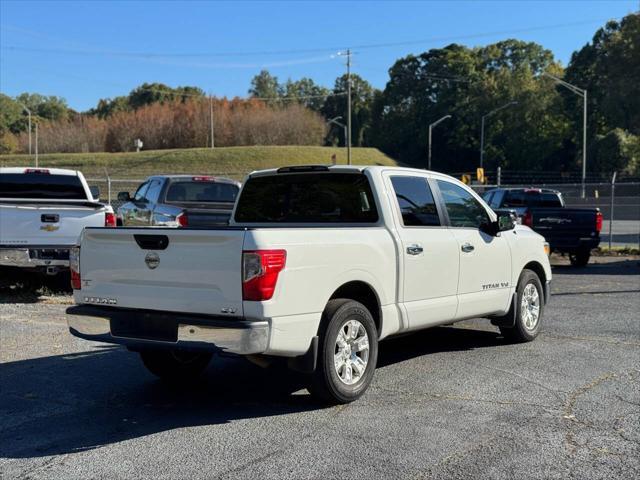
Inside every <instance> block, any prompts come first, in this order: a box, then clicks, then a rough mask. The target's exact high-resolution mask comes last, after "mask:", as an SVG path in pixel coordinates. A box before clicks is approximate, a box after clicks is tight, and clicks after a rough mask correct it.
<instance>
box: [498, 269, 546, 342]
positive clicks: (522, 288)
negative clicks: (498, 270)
mask: <svg viewBox="0 0 640 480" xmlns="http://www.w3.org/2000/svg"><path fill="white" fill-rule="evenodd" d="M516 294H517V296H516V324H515V326H513V327H500V333H502V335H503V336H504V337H505V338H506V339H507V340H509V341H512V342H530V341H532V340H533V339H534V338H536V337H537V336H538V333H540V326H541V325H542V314H543V312H544V290H543V289H542V283H541V282H540V279H539V278H538V275H537V274H536V273H535V272H534V271H532V270H527V269H525V270H523V271H522V273H521V274H520V279H519V280H518V288H517V290H516Z"/></svg>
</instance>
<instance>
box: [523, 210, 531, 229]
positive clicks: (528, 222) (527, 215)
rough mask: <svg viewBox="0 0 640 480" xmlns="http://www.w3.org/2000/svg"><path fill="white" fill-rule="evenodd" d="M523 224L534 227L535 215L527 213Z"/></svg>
mask: <svg viewBox="0 0 640 480" xmlns="http://www.w3.org/2000/svg"><path fill="white" fill-rule="evenodd" d="M522 224H523V225H526V226H527V227H533V215H532V214H531V212H526V213H525V214H524V215H523V216H522Z"/></svg>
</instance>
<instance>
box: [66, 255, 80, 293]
mask: <svg viewBox="0 0 640 480" xmlns="http://www.w3.org/2000/svg"><path fill="white" fill-rule="evenodd" d="M69 269H70V270H71V288H73V289H74V290H80V289H81V287H82V282H81V281H80V280H81V279H80V247H72V248H71V249H70V250H69Z"/></svg>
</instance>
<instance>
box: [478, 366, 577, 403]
mask: <svg viewBox="0 0 640 480" xmlns="http://www.w3.org/2000/svg"><path fill="white" fill-rule="evenodd" d="M465 363H466V362H465ZM467 365H470V364H469V363H467ZM480 366H481V367H483V368H487V369H489V370H496V371H498V372H502V373H506V374H508V375H513V376H514V377H518V378H520V379H522V380H524V381H525V382H527V383H531V384H533V385H537V386H538V387H540V388H543V389H545V390H547V391H548V392H551V393H553V394H554V395H555V396H556V397H557V398H558V399H560V400H562V399H563V397H562V395H561V394H562V393H566V392H563V391H561V390H556V389H554V388H551V387H549V386H548V385H545V384H544V383H540V382H538V381H537V380H533V379H532V378H529V377H525V376H524V375H521V374H520V373H517V372H513V371H511V370H505V369H503V368H498V367H493V366H489V365H480Z"/></svg>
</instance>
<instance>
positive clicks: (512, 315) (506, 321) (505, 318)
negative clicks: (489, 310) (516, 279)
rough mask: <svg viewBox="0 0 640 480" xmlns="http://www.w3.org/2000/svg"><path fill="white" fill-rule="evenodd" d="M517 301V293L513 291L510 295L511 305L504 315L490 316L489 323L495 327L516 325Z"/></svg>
mask: <svg viewBox="0 0 640 480" xmlns="http://www.w3.org/2000/svg"><path fill="white" fill-rule="evenodd" d="M517 301H518V294H517V293H516V292H513V296H512V297H511V307H509V311H508V312H507V313H506V314H505V315H500V316H493V315H492V316H490V317H489V320H491V324H492V325H495V326H496V327H515V326H516V302H517Z"/></svg>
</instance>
